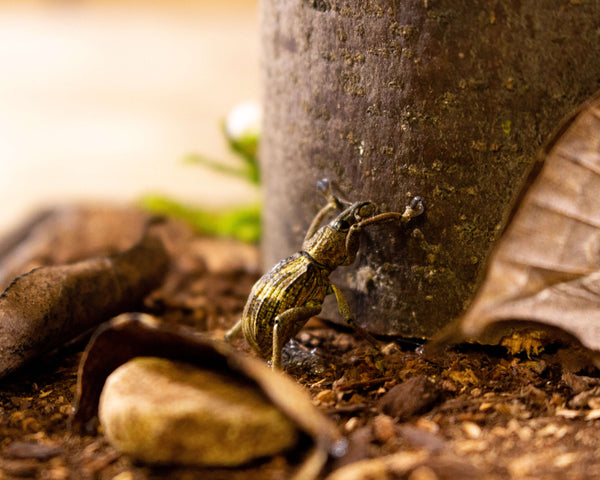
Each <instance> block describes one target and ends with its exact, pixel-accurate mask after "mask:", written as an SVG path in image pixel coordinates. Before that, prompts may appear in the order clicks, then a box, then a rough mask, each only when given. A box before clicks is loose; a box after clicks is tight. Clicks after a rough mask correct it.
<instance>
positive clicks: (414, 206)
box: [402, 197, 425, 222]
mask: <svg viewBox="0 0 600 480" xmlns="http://www.w3.org/2000/svg"><path fill="white" fill-rule="evenodd" d="M424 211H425V206H424V205H423V199H422V198H421V197H413V199H412V200H411V201H410V204H409V205H407V206H406V208H405V209H404V213H403V214H402V221H403V222H408V221H409V220H410V219H411V218H414V217H418V216H419V215H421V214H422V213H423V212H424Z"/></svg>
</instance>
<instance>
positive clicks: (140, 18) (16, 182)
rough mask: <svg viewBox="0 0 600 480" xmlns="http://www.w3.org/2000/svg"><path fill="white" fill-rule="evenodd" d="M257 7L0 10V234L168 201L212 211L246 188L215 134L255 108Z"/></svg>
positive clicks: (126, 1)
mask: <svg viewBox="0 0 600 480" xmlns="http://www.w3.org/2000/svg"><path fill="white" fill-rule="evenodd" d="M256 11H257V5H256V0H227V1H219V0H196V1H183V0H170V1H150V0H139V1H132V0H112V1H107V0H104V1H101V0H71V1H66V0H62V1H56V0H54V1H50V0H46V1H27V0H19V1H10V0H2V1H0V203H1V205H2V207H3V208H2V214H1V215H0V233H1V232H3V231H5V230H6V229H8V228H10V227H11V226H13V225H15V224H16V223H18V222H19V221H20V220H22V219H24V218H25V217H26V216H27V215H28V214H30V213H32V212H34V211H35V210H37V209H39V208H44V207H52V206H55V205H64V204H71V203H74V202H85V203H94V202H95V203H98V202H102V203H121V202H131V201H136V200H137V199H139V198H140V196H142V195H144V194H147V193H154V194H156V193H158V194H164V195H167V196H169V197H172V198H175V199H177V200H179V201H181V202H184V203H192V204H196V205H199V206H204V207H208V208H212V207H213V206H214V207H224V206H227V205H231V204H236V203H240V202H244V201H247V200H248V199H256V198H257V192H256V189H255V188H252V187H251V186H250V184H249V183H248V182H245V181H243V180H241V179H236V178H233V177H231V176H227V175H223V174H221V173H218V172H216V171H214V170H210V169H207V168H203V167H200V166H198V165H190V164H186V163H185V162H183V161H182V159H183V157H184V156H185V155H187V154H190V153H199V154H201V155H204V156H206V157H209V158H214V159H217V160H219V161H220V160H222V161H223V162H225V163H226V164H227V162H234V158H233V157H234V155H233V153H232V152H231V151H230V150H229V148H228V146H227V143H226V141H225V139H224V137H223V134H222V127H221V122H222V121H223V119H224V118H225V116H226V115H227V113H228V112H229V111H230V109H231V108H233V107H234V106H235V105H236V104H238V103H240V102H243V101H246V100H249V99H254V100H258V97H259V82H258V77H259V75H258V61H259V60H258V28H257V23H258V22H257V13H256Z"/></svg>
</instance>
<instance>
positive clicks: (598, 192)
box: [454, 94, 600, 351]
mask: <svg viewBox="0 0 600 480" xmlns="http://www.w3.org/2000/svg"><path fill="white" fill-rule="evenodd" d="M506 322H510V324H509V325H507V324H506ZM528 322H535V323H536V324H543V325H544V326H545V327H553V328H556V329H560V331H562V332H566V333H568V334H570V335H572V336H574V337H575V338H577V339H578V340H579V341H580V342H581V343H582V344H583V345H584V346H585V347H587V348H589V349H592V350H595V351H600V95H598V94H597V95H596V96H594V97H593V98H592V99H590V100H589V101H588V102H587V103H586V104H584V105H583V106H582V107H581V108H579V109H578V110H577V111H576V112H574V113H573V114H572V115H571V116H570V117H568V118H567V119H566V121H565V122H564V123H563V124H562V126H561V127H560V129H559V130H558V132H557V133H556V134H555V136H554V137H553V138H552V139H551V141H550V142H549V143H548V144H547V145H546V147H545V148H544V149H543V150H542V152H541V155H540V159H539V162H538V164H537V165H536V166H535V167H534V169H533V171H532V174H531V175H530V179H529V182H528V184H527V185H526V187H525V189H524V190H523V191H522V192H521V195H520V197H519V200H518V201H517V203H516V204H515V208H514V209H513V212H512V214H511V217H510V218H509V221H508V223H507V225H506V228H505V230H504V232H503V233H502V235H501V237H500V239H499V240H498V242H497V245H496V247H495V250H494V251H493V253H492V255H491V257H490V260H489V262H488V267H487V271H486V275H485V277H484V280H483V282H482V284H481V287H480V289H479V291H478V293H477V296H476V297H475V300H474V301H473V303H472V305H471V306H470V308H469V309H468V310H467V312H466V313H465V315H464V316H463V317H462V318H461V319H460V321H459V325H458V330H459V332H454V334H456V333H458V335H459V336H462V337H467V338H484V339H486V340H492V341H493V340H494V339H497V338H498V337H499V336H501V335H503V334H505V333H506V332H507V330H506V329H505V328H504V327H506V326H509V327H510V328H511V329H514V328H519V327H521V326H527V325H529V323H528Z"/></svg>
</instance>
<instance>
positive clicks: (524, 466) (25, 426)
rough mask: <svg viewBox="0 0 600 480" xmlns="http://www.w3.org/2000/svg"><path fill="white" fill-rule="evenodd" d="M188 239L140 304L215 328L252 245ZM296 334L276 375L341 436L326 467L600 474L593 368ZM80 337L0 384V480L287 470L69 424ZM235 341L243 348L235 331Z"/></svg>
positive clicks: (335, 333) (553, 355)
mask: <svg viewBox="0 0 600 480" xmlns="http://www.w3.org/2000/svg"><path fill="white" fill-rule="evenodd" d="M195 249H196V253H197V255H196V257H195V258H197V259H198V264H197V265H196V266H194V268H186V269H179V271H178V272H174V273H173V274H172V276H171V278H170V279H169V280H168V281H167V283H166V284H165V287H163V288H162V289H161V290H160V291H158V292H155V293H154V294H153V295H151V296H150V297H149V298H148V299H147V300H146V303H145V305H144V307H143V308H144V310H145V311H148V312H150V313H153V314H155V315H157V316H159V317H161V318H163V319H164V320H165V321H167V322H175V323H182V324H187V325H192V326H195V327H196V328H198V329H199V330H204V331H209V332H211V333H212V334H214V335H215V336H218V337H220V336H221V335H222V334H223V333H224V331H225V330H226V329H227V328H228V327H229V326H230V325H232V324H233V323H234V322H235V321H236V320H237V319H238V317H239V316H240V313H241V310H242V308H243V305H244V303H245V300H246V296H247V294H248V292H249V290H250V288H251V286H252V284H253V282H254V281H255V280H256V279H257V273H256V268H257V262H256V257H257V253H256V251H255V250H254V249H253V248H252V247H248V246H242V245H239V244H236V243H233V242H230V241H214V240H206V241H205V240H202V241H200V242H199V243H197V244H196V246H195ZM231 259H237V260H235V261H230V260H231ZM188 267H189V265H188ZM296 340H297V342H296V343H294V344H293V345H292V346H291V347H290V348H289V349H288V352H287V355H286V361H287V371H288V373H289V374H290V375H291V376H292V377H294V378H295V379H296V380H297V381H298V382H299V383H301V384H302V385H304V386H305V387H306V389H307V390H308V391H309V392H310V394H311V395H312V398H313V401H314V403H315V405H317V406H318V408H320V409H321V410H322V411H323V412H325V413H326V414H327V415H328V416H330V417H331V418H332V419H333V420H334V421H335V422H336V423H337V424H338V425H339V428H340V430H341V431H343V432H344V433H345V434H346V435H347V436H348V438H349V440H350V448H349V452H348V454H347V455H346V457H343V458H342V459H340V460H338V461H337V462H332V463H331V464H330V465H329V470H330V471H331V470H333V469H336V468H338V467H340V466H341V464H342V463H346V464H349V463H350V462H355V461H358V460H364V459H369V458H379V459H381V464H380V465H379V467H378V468H379V469H378V470H377V469H376V470H377V472H379V473H376V474H373V473H372V474H370V475H371V476H366V475H362V476H354V477H352V476H351V475H350V473H349V476H348V477H347V478H410V479H412V480H415V479H434V478H448V479H449V478H491V479H528V478H531V479H545V478H561V479H571V478H572V479H575V478H577V479H585V478H590V479H591V478H599V477H600V448H599V447H600V428H599V426H598V422H599V421H600V420H598V419H597V418H599V417H600V415H599V414H598V412H599V410H598V408H599V407H600V393H599V392H598V388H596V387H597V386H598V385H600V375H598V372H597V371H595V370H593V369H582V367H580V366H578V365H579V364H578V363H577V362H576V360H577V356H576V355H574V354H573V352H572V350H570V349H568V348H566V347H564V346H561V345H552V346H549V347H547V348H546V350H545V351H543V352H542V353H541V354H539V355H537V356H535V357H532V358H529V357H528V356H527V355H526V354H519V355H510V354H509V353H508V352H507V351H506V350H505V349H503V348H499V347H476V346H460V347H457V348H454V349H450V350H448V351H446V352H444V353H443V354H440V355H438V356H436V357H427V356H425V355H424V354H423V353H422V350H423V349H422V345H421V344H420V343H419V342H413V341H407V340H404V339H396V338H379V339H378V340H380V342H381V351H380V352H377V351H376V350H374V349H373V348H372V346H371V345H370V344H368V343H367V342H365V341H363V340H360V339H357V338H356V337H355V336H354V335H353V334H352V333H351V332H349V331H345V330H342V329H340V328H339V327H338V326H335V325H332V324H328V323H325V322H322V321H318V320H311V321H310V322H309V324H308V325H307V326H306V328H305V329H304V330H303V331H302V332H301V333H300V334H299V335H298V337H297V339H296ZM84 345H85V342H79V343H76V344H73V345H70V346H68V347H66V348H64V349H62V350H61V351H59V352H56V353H54V354H52V355H50V356H47V357H45V358H43V359H42V360H39V361H37V362H36V363H35V364H33V365H30V366H28V367H27V368H25V369H22V370H21V371H18V372H17V373H15V374H13V375H12V376H11V377H9V378H6V379H4V380H3V381H2V383H0V452H1V455H0V479H8V478H42V479H52V480H62V479H71V478H73V479H74V478H77V479H79V478H81V479H115V480H128V479H155V478H175V479H194V478H223V479H242V478H264V479H283V478H289V475H290V472H291V471H292V470H291V469H292V468H293V463H294V461H295V460H294V458H293V455H288V456H279V457H276V458H272V459H266V460H265V461H263V462H258V463H256V464H253V465H250V466H248V467H247V468H243V469H232V470H229V469H217V470H206V469H196V468H166V467H165V468H149V467H147V466H143V465H136V464H135V463H133V462H132V461H131V460H130V459H129V458H127V457H126V456H124V455H121V454H119V453H118V452H117V451H116V450H115V449H113V448H112V447H111V446H110V445H109V444H108V443H107V441H106V440H105V439H104V437H103V435H102V434H101V433H98V434H97V435H95V436H83V437H81V436H78V435H75V434H72V433H71V432H70V430H69V415H70V412H71V405H72V404H71V402H72V400H73V396H74V392H75V385H76V377H77V365H78V361H79V359H80V356H81V352H82V350H83V348H84ZM236 346H237V347H239V348H240V349H247V347H246V346H245V344H244V342H243V341H239V342H238V343H237V344H236ZM565 365H568V368H567V367H566V366H565ZM574 365H575V366H574ZM392 454H396V455H395V456H390V455H392ZM403 455H404V456H403ZM411 455H412V456H411ZM415 455H416V456H415ZM415 458H418V459H419V461H418V462H413V463H412V464H411V465H412V466H410V467H408V468H400V467H398V462H400V463H402V459H404V465H406V464H407V463H406V462H407V461H408V460H410V459H413V460H414V459H415ZM409 463H410V462H409ZM356 465H361V464H356Z"/></svg>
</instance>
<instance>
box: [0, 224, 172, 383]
mask: <svg viewBox="0 0 600 480" xmlns="http://www.w3.org/2000/svg"><path fill="white" fill-rule="evenodd" d="M153 230H154V227H149V229H148V232H147V233H146V234H145V235H144V237H143V238H142V240H141V241H140V242H139V243H138V244H136V245H135V246H133V247H132V248H130V249H129V250H126V251H125V252H122V253H118V254H115V255H112V256H108V257H98V258H92V259H89V260H83V261H81V262H77V263H73V264H70V265H60V266H51V267H41V268H38V269H35V270H33V271H31V272H29V273H27V274H24V275H21V276H20V277H18V278H16V279H15V280H14V281H13V282H12V283H11V284H10V285H9V286H8V288H7V289H6V290H5V291H4V292H3V293H2V294H1V295H0V377H2V376H4V375H6V374H8V373H10V372H12V371H14V370H15V369H17V368H19V367H20V366H21V365H23V364H24V363H26V362H28V361H30V360H32V359H33V358H35V357H37V356H39V355H41V354H43V353H45V352H48V351H50V350H52V349H53V348H56V347H58V346H60V345H63V344H64V343H66V342H68V341H70V340H72V339H74V338H75V337H77V336H79V335H81V334H82V333H84V332H86V331H88V330H90V329H91V328H93V327H95V326H97V325H98V324H100V323H101V322H103V321H105V320H106V319H108V318H111V317H112V316H114V315H117V314H119V313H121V312H125V311H130V310H132V309H135V308H136V307H137V306H138V305H139V303H140V302H141V300H142V299H143V298H144V296H145V295H147V294H148V293H149V292H150V291H151V290H152V289H153V288H156V287H157V286H158V285H159V284H160V282H161V281H162V279H163V277H164V275H165V273H166V271H167V268H168V262H169V260H168V256H167V254H166V252H165V249H164V247H163V244H162V241H161V240H160V239H159V238H158V236H157V235H155V233H154V231H153Z"/></svg>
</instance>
